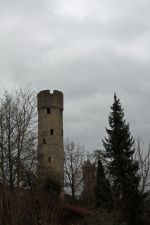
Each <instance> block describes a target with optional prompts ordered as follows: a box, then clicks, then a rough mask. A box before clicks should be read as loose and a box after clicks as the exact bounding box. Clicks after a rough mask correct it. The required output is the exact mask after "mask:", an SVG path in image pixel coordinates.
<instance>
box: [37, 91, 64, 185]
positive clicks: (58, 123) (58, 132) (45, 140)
mask: <svg viewBox="0 0 150 225" xmlns="http://www.w3.org/2000/svg"><path fill="white" fill-rule="evenodd" d="M38 176H39V178H40V180H43V179H46V177H48V176H51V178H54V179H55V180H57V181H59V182H60V184H61V185H63V182H64V147H63V93H62V92H60V91H56V90H55V91H53V93H50V91H49V90H44V91H41V92H39V94H38Z"/></svg>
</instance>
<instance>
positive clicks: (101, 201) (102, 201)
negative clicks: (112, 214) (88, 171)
mask: <svg viewBox="0 0 150 225" xmlns="http://www.w3.org/2000/svg"><path fill="white" fill-rule="evenodd" d="M112 206H113V204H112V195H111V188H110V184H109V181H108V179H107V178H106V175H105V172H104V167H103V165H102V162H101V160H100V159H98V165H97V172H96V187H95V207H96V208H101V209H105V210H111V209H112Z"/></svg>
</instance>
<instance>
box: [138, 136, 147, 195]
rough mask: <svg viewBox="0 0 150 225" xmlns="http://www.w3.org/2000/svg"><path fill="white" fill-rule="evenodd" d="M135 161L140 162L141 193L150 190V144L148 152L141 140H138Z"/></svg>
mask: <svg viewBox="0 0 150 225" xmlns="http://www.w3.org/2000/svg"><path fill="white" fill-rule="evenodd" d="M135 149H136V151H135V159H136V160H137V161H138V162H139V175H140V178H141V191H142V192H143V193H145V192H147V191H149V190H150V144H149V146H148V148H147V150H146V149H145V147H144V143H142V141H141V140H140V139H138V140H137V143H136V148H135Z"/></svg>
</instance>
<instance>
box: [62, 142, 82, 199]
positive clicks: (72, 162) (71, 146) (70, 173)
mask: <svg viewBox="0 0 150 225" xmlns="http://www.w3.org/2000/svg"><path fill="white" fill-rule="evenodd" d="M84 159H85V147H84V146H81V145H79V144H75V143H74V142H73V141H71V140H69V139H67V140H66V142H65V160H64V172H65V187H66V188H67V190H68V191H69V192H70V193H71V195H72V197H73V198H75V197H76V196H78V195H79V194H80V192H81V186H82V181H83V176H82V165H83V161H84Z"/></svg>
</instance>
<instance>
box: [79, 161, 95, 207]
mask: <svg viewBox="0 0 150 225" xmlns="http://www.w3.org/2000/svg"><path fill="white" fill-rule="evenodd" d="M82 168H83V192H82V198H83V200H84V201H85V202H86V204H87V206H90V207H91V208H92V207H94V205H95V181H96V177H95V169H96V168H95V164H94V163H91V162H90V160H89V159H88V160H87V161H85V162H84V164H83V167H82Z"/></svg>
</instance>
